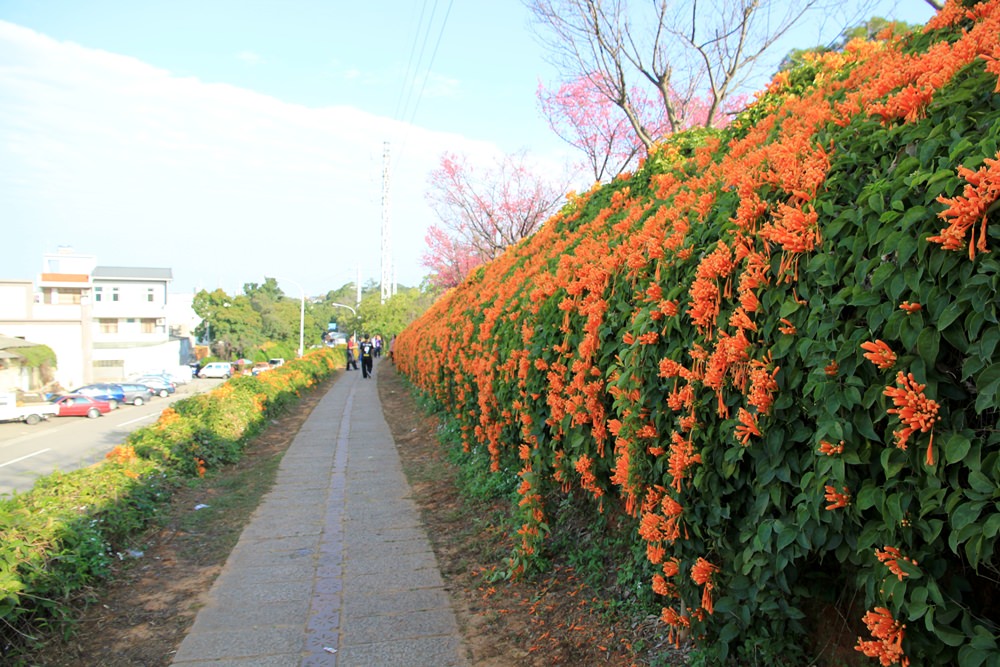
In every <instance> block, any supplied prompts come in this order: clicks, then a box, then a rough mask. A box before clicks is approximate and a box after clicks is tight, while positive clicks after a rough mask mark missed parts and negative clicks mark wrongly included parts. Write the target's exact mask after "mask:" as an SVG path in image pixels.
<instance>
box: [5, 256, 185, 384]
mask: <svg viewBox="0 0 1000 667" xmlns="http://www.w3.org/2000/svg"><path fill="white" fill-rule="evenodd" d="M43 266H44V271H43V272H42V274H41V275H40V276H39V280H38V286H37V290H36V289H35V288H34V286H33V285H32V283H31V282H30V281H24V280H0V333H2V334H4V335H7V336H13V337H16V338H25V339H27V340H30V341H32V342H35V343H41V344H44V345H48V346H49V347H50V348H52V350H53V351H54V352H55V353H56V357H57V363H58V368H57V369H56V374H55V375H56V381H57V382H59V384H61V385H62V386H63V388H65V389H72V388H74V387H77V386H80V385H82V384H88V383H91V382H101V381H117V380H123V379H125V378H127V377H128V376H130V375H134V374H137V373H141V372H144V371H147V370H150V369H169V368H176V367H177V366H179V365H182V364H184V363H186V362H187V361H188V359H187V355H188V354H189V350H190V342H189V341H188V339H187V338H184V337H179V336H171V335H170V334H171V327H170V324H169V322H168V319H167V318H168V313H169V311H170V309H169V307H168V300H169V296H168V295H169V286H170V282H171V280H172V279H173V275H172V272H171V270H170V269H163V268H148V267H113V266H98V265H97V261H96V258H95V257H94V256H93V255H78V254H76V253H74V252H73V251H72V249H68V248H61V249H60V251H59V252H58V253H56V254H52V255H45V256H44V258H43Z"/></svg>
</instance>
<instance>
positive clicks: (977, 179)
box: [927, 158, 1000, 259]
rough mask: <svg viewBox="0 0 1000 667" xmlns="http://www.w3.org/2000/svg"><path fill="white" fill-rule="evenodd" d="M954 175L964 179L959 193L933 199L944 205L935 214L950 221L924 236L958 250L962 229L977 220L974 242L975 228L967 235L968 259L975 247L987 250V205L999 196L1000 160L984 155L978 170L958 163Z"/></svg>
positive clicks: (962, 235) (972, 224)
mask: <svg viewBox="0 0 1000 667" xmlns="http://www.w3.org/2000/svg"><path fill="white" fill-rule="evenodd" d="M958 175H959V176H960V177H961V178H964V179H965V180H966V181H967V184H966V186H965V188H964V189H963V191H962V194H961V196H958V197H951V198H949V197H945V196H944V195H942V196H940V197H938V199H937V200H938V201H939V202H941V203H942V204H946V205H947V206H948V208H946V209H945V210H943V211H941V212H940V213H938V217H939V218H941V219H942V220H947V221H950V223H951V224H950V225H949V226H948V227H945V228H944V229H942V230H941V231H940V232H939V233H938V235H937V236H931V237H928V239H927V240H928V241H930V242H931V243H938V244H940V245H941V247H942V248H944V249H945V250H959V249H961V248H962V246H963V245H964V244H965V235H966V233H967V232H968V231H969V229H972V228H974V227H975V225H976V224H977V223H979V224H980V230H979V241H978V243H977V242H976V233H975V231H973V232H972V234H971V235H970V236H969V259H973V258H974V257H975V256H976V250H978V251H979V252H988V250H987V248H986V222H987V218H988V217H989V216H988V213H989V209H990V207H991V206H992V205H993V203H994V202H996V201H997V199H1000V160H997V159H993V160H991V159H990V158H986V159H985V160H983V166H982V167H981V168H980V169H979V170H978V171H972V170H971V169H968V168H966V167H959V168H958Z"/></svg>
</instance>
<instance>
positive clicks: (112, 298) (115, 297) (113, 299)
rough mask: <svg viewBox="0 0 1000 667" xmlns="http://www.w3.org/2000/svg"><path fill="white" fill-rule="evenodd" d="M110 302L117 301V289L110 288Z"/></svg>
mask: <svg viewBox="0 0 1000 667" xmlns="http://www.w3.org/2000/svg"><path fill="white" fill-rule="evenodd" d="M111 300H112V301H117V300H118V288H117V287H112V288H111Z"/></svg>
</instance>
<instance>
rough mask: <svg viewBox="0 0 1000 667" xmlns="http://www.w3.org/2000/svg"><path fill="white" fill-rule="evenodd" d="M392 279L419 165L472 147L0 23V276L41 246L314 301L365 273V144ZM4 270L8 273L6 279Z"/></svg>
mask: <svg viewBox="0 0 1000 667" xmlns="http://www.w3.org/2000/svg"><path fill="white" fill-rule="evenodd" d="M385 141H390V152H391V154H392V156H393V158H394V159H393V168H392V170H391V171H390V183H391V190H390V193H391V197H390V211H391V221H392V237H393V247H394V251H395V252H394V256H395V261H396V264H397V270H398V277H399V280H400V281H401V282H403V283H405V284H411V285H412V284H416V283H417V282H418V281H419V279H420V277H421V276H422V274H423V270H422V269H421V268H420V266H419V257H420V254H421V252H422V250H423V245H424V243H423V235H424V233H425V230H426V227H427V226H428V225H429V224H430V223H431V222H433V213H432V212H431V211H430V209H429V207H428V206H427V204H426V201H425V200H424V195H423V193H424V191H425V189H426V178H427V173H428V172H429V170H430V169H433V168H434V166H436V163H437V158H438V156H439V155H440V154H441V153H442V152H443V151H445V150H448V151H457V152H471V153H482V152H487V151H490V150H492V148H491V146H490V145H488V144H484V143H481V142H478V143H477V142H470V141H467V140H465V139H463V138H462V137H458V136H454V135H448V134H441V133H430V132H426V131H423V130H420V129H419V128H412V127H404V126H402V125H400V124H397V123H394V122H393V121H391V120H387V119H385V118H381V117H377V116H373V115H371V114H367V113H364V112H362V111H359V110H358V109H354V108H351V107H333V108H318V109H317V108H307V107H303V106H299V105H294V104H288V103H285V102H282V101H280V100H278V99H275V98H272V97H268V96H265V95H261V94H258V93H255V92H252V91H248V90H245V89H240V88H236V87H233V86H229V85H222V84H207V83H203V82H201V81H199V80H197V79H194V78H182V77H177V76H174V75H172V74H171V73H170V72H167V71H165V70H162V69H158V68H156V67H152V66H150V65H147V64H145V63H142V62H140V61H138V60H135V59H133V58H128V57H123V56H118V55H114V54H110V53H106V52H102V51H97V50H93V49H87V48H83V47H81V46H78V45H75V44H72V43H60V42H57V41H55V40H52V39H50V38H48V37H45V36H43V35H40V34H38V33H36V32H33V31H31V30H28V29H25V28H22V27H19V26H16V25H13V24H10V23H5V22H2V21H0V201H4V202H7V203H8V204H9V206H5V208H7V209H8V210H7V211H5V215H4V217H5V218H7V219H6V220H5V225H4V226H5V227H6V226H7V224H8V223H9V224H11V225H12V226H15V225H16V228H18V229H24V230H25V234H24V239H23V243H22V244H21V251H22V252H21V254H22V255H23V256H22V257H21V258H13V259H12V261H8V260H7V258H5V260H4V268H5V271H4V273H5V275H3V276H0V277H4V278H30V277H34V274H35V271H34V267H37V266H38V265H39V264H40V262H41V255H42V253H44V252H50V251H52V250H54V249H55V247H56V246H57V245H59V244H70V245H73V246H75V247H76V248H77V249H78V250H79V251H80V252H86V253H91V254H95V255H97V256H98V261H99V262H101V263H102V264H114V265H146V266H167V267H171V268H173V269H174V277H175V282H176V284H177V286H178V287H181V288H182V289H188V288H190V287H208V288H213V287H215V286H221V287H223V288H224V289H226V290H227V291H238V290H240V289H242V285H243V283H245V282H257V281H259V280H261V276H262V275H263V274H264V273H268V275H271V274H277V275H282V276H286V277H287V278H291V279H293V280H296V281H298V282H299V283H301V284H303V285H305V287H306V289H307V291H310V292H315V291H320V290H325V289H331V288H336V287H339V286H340V285H341V284H343V283H345V282H348V281H351V280H353V279H354V276H355V272H356V270H357V266H359V265H360V266H361V270H362V276H363V280H367V279H368V278H370V277H374V278H377V277H378V275H379V256H380V244H379V229H380V224H381V219H382V214H381V200H382V174H383V169H382V151H383V143H384V142H385ZM11 272H13V273H11Z"/></svg>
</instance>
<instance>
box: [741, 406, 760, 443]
mask: <svg viewBox="0 0 1000 667" xmlns="http://www.w3.org/2000/svg"><path fill="white" fill-rule="evenodd" d="M737 419H739V420H740V425H739V426H737V427H736V439H737V440H739V441H740V444H742V445H746V444H747V442H748V441H749V440H750V436H752V435H755V436H758V437H759V436H760V429H759V428H757V418H756V417H754V416H753V415H752V414H750V412H749V411H747V410H745V409H744V408H740V411H739V413H737Z"/></svg>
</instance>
